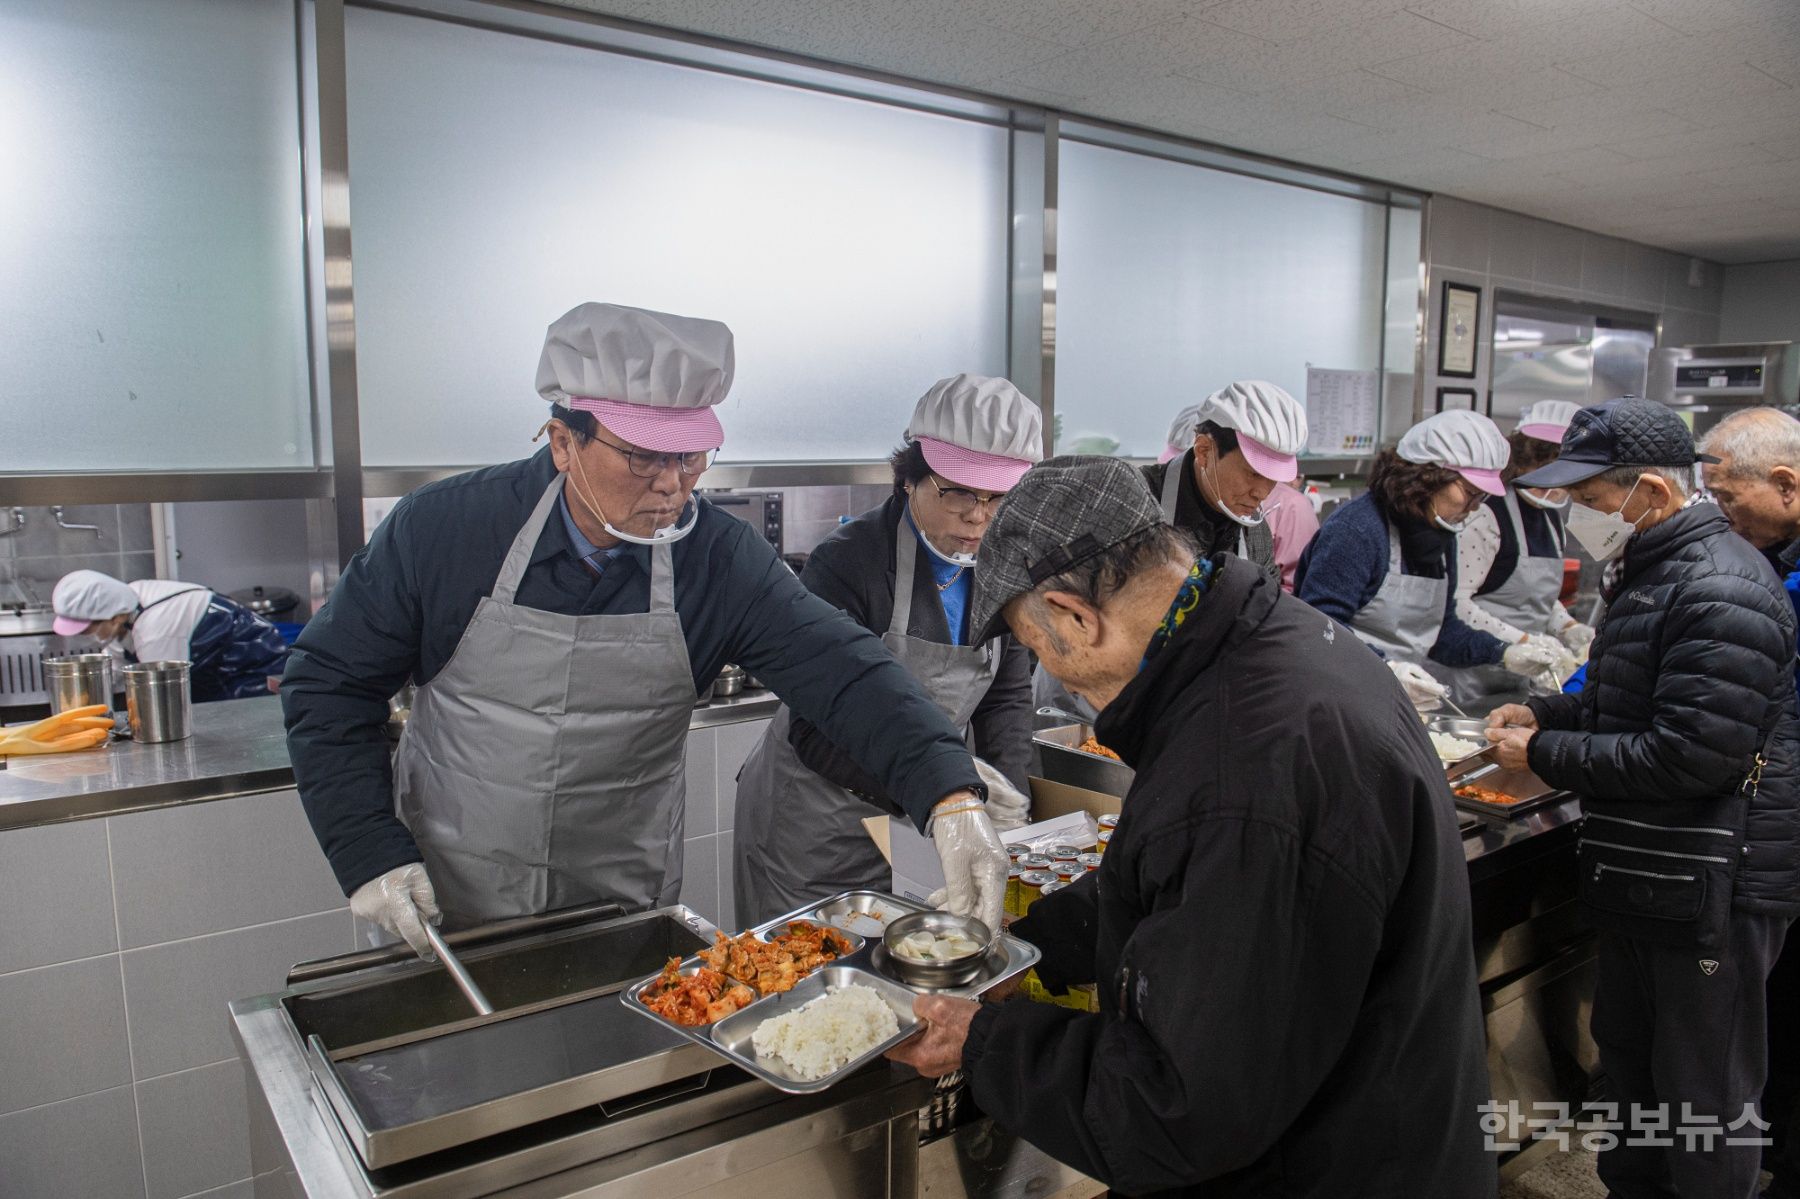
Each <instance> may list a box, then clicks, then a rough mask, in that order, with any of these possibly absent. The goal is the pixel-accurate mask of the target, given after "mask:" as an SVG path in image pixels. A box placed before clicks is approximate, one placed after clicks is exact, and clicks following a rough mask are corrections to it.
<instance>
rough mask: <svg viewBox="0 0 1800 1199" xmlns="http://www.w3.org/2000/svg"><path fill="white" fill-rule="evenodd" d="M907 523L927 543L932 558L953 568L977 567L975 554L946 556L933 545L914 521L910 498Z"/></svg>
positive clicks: (907, 504) (926, 546)
mask: <svg viewBox="0 0 1800 1199" xmlns="http://www.w3.org/2000/svg"><path fill="white" fill-rule="evenodd" d="M906 523H907V524H909V525H911V526H912V527H913V532H915V533H917V534H918V535H919V540H920V541H922V542H924V543H925V548H926V549H928V550H930V551H931V553H932V556H933V557H935V558H937V560H938V561H940V562H948V563H949V564H950V565H952V566H960V567H962V568H963V569H965V570H967V569H968V568H970V567H972V566H974V565H975V555H974V554H946V553H945V552H944V551H943V550H941V549H939V548H938V547H937V546H935V545H933V544H931V538H929V537H927V536H925V532H924V530H922V529H920V528H919V522H918V521H917V520H915V519H913V511H912V500H911V499H910V498H909V499H908V500H907V501H906Z"/></svg>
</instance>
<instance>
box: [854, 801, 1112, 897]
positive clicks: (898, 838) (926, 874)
mask: <svg viewBox="0 0 1800 1199" xmlns="http://www.w3.org/2000/svg"><path fill="white" fill-rule="evenodd" d="M1123 806H1124V800H1122V799H1121V798H1120V797H1119V796H1117V795H1106V794H1103V793H1101V792H1099V791H1089V790H1088V789H1087V788H1085V787H1075V786H1071V785H1069V784H1068V783H1055V782H1051V781H1050V780H1049V779H1041V778H1036V777H1033V778H1032V779H1031V817H1032V820H1033V821H1034V822H1038V821H1044V820H1054V819H1056V818H1058V817H1061V816H1067V815H1070V814H1072V813H1075V812H1086V813H1087V814H1088V815H1090V816H1117V815H1118V814H1119V810H1120V809H1121V808H1122V807H1123ZM863 827H864V828H865V829H867V830H868V831H869V837H870V839H871V840H873V841H874V842H875V844H876V846H877V848H879V849H880V850H881V854H882V856H883V857H885V858H886V859H887V860H888V865H890V866H892V867H893V870H894V894H896V895H899V896H901V897H903V898H906V899H915V900H918V901H919V902H921V903H923V902H925V901H926V899H927V898H928V897H929V896H930V895H931V893H932V892H933V891H936V890H937V889H938V888H939V887H942V886H943V885H944V871H943V867H942V865H941V864H940V863H939V861H938V854H937V850H936V849H935V848H934V847H933V846H932V844H931V841H930V839H929V838H927V837H925V836H923V835H921V834H920V833H919V831H918V830H917V829H916V828H914V827H913V825H912V822H911V821H910V820H902V819H899V818H897V817H889V816H872V817H870V818H869V819H867V820H865V821H863ZM1003 836H1004V835H1003Z"/></svg>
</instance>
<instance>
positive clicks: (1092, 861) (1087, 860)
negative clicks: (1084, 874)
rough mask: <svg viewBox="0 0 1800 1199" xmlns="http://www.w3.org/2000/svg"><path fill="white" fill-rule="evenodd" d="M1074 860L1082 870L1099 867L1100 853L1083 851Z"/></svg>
mask: <svg viewBox="0 0 1800 1199" xmlns="http://www.w3.org/2000/svg"><path fill="white" fill-rule="evenodd" d="M1075 860H1076V862H1078V863H1080V865H1081V867H1082V868H1083V869H1084V870H1098V869H1100V855H1099V854H1097V853H1084V854H1082V855H1081V856H1080V857H1078V858H1076V859H1075Z"/></svg>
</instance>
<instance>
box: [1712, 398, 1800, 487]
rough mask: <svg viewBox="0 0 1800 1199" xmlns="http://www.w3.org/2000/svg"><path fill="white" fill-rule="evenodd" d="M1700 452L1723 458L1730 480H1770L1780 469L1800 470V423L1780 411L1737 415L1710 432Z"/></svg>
mask: <svg viewBox="0 0 1800 1199" xmlns="http://www.w3.org/2000/svg"><path fill="white" fill-rule="evenodd" d="M1700 452H1701V453H1703V454H1714V455H1717V456H1718V457H1720V458H1723V459H1724V460H1725V477H1726V478H1729V479H1766V478H1768V477H1769V473H1770V472H1771V471H1773V470H1774V469H1775V468H1776V467H1778V466H1785V467H1787V468H1788V469H1790V470H1795V471H1800V420H1795V419H1794V418H1793V417H1791V416H1789V415H1788V414H1787V413H1785V412H1783V411H1781V410H1780V409H1779V408H1752V409H1750V410H1748V411H1746V412H1739V413H1735V414H1733V415H1732V416H1730V417H1727V418H1726V419H1725V420H1723V421H1721V422H1719V424H1718V425H1717V426H1716V427H1715V428H1713V429H1712V430H1711V431H1710V432H1708V433H1707V435H1706V436H1705V438H1703V439H1702V440H1701V442H1700Z"/></svg>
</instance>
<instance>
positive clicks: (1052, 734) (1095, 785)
mask: <svg viewBox="0 0 1800 1199" xmlns="http://www.w3.org/2000/svg"><path fill="white" fill-rule="evenodd" d="M1093 731H1094V726H1093V725H1091V724H1064V725H1058V726H1056V727H1055V728H1048V729H1039V730H1037V732H1035V733H1033V734H1032V735H1031V741H1032V749H1033V750H1034V751H1035V752H1036V755H1037V766H1038V768H1037V770H1036V771H1034V772H1033V773H1035V774H1036V775H1037V776H1038V777H1039V778H1043V779H1049V780H1050V781H1051V782H1053V783H1067V784H1069V785H1070V786H1072V787H1085V788H1086V789H1087V790H1089V791H1098V792H1100V793H1101V794H1102V795H1120V796H1122V795H1124V794H1125V793H1126V792H1127V791H1129V790H1131V783H1132V780H1133V779H1135V778H1136V777H1137V775H1136V773H1135V772H1134V771H1133V770H1132V769H1131V767H1129V766H1127V765H1125V763H1123V762H1121V761H1119V760H1118V759H1117V758H1109V757H1106V756H1105V755H1104V754H1094V753H1089V752H1087V751H1086V750H1084V749H1082V748H1080V746H1081V743H1082V742H1083V741H1086V740H1087V739H1088V737H1089V736H1091V735H1092V734H1093Z"/></svg>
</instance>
